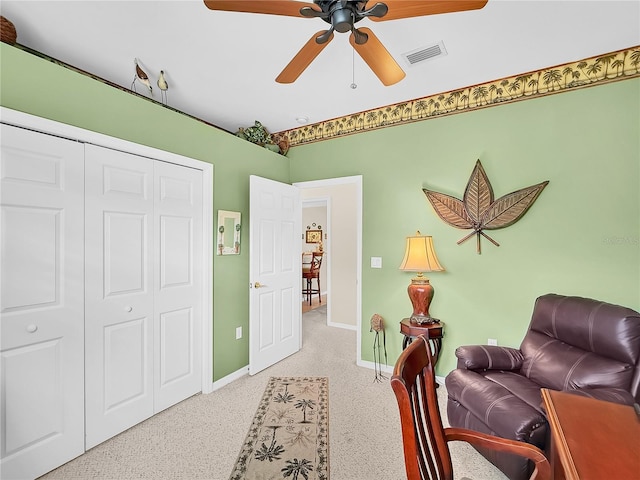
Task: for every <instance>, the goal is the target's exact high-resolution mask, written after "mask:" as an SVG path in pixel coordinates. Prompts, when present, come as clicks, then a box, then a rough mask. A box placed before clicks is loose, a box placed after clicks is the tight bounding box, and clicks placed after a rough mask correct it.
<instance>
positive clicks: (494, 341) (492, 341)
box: [487, 338, 498, 345]
mask: <svg viewBox="0 0 640 480" xmlns="http://www.w3.org/2000/svg"><path fill="white" fill-rule="evenodd" d="M487 345H498V340H497V339H495V338H489V339H487Z"/></svg>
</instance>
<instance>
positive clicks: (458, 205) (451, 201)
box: [422, 160, 549, 254]
mask: <svg viewBox="0 0 640 480" xmlns="http://www.w3.org/2000/svg"><path fill="white" fill-rule="evenodd" d="M548 183H549V181H548V180H547V181H544V182H542V183H538V184H536V185H532V186H530V187H525V188H522V189H520V190H516V191H515V192H511V193H509V194H507V195H504V196H502V197H500V198H498V199H497V200H495V201H494V197H493V188H492V187H491V182H489V178H488V177H487V174H486V173H485V171H484V168H482V164H481V163H480V160H478V161H477V162H476V166H475V168H474V169H473V172H472V173H471V178H470V179H469V182H468V183H467V188H466V189H465V191H464V197H463V199H462V200H459V199H457V198H455V197H452V196H450V195H445V194H444V193H439V192H435V191H433V190H428V189H426V188H423V189H422V190H423V192H424V194H425V195H426V196H427V199H429V202H431V205H432V206H433V209H434V210H435V211H436V214H437V215H438V216H439V217H440V218H441V219H442V220H443V221H444V222H445V223H447V224H448V225H451V226H452V227H455V228H462V229H473V231H472V232H471V233H470V234H468V235H467V236H465V237H464V238H461V239H460V240H458V245H460V244H461V243H462V242H464V241H466V240H468V239H469V238H471V237H472V236H473V235H476V250H477V252H478V254H479V253H480V236H481V235H482V236H483V237H484V238H486V239H487V240H489V241H490V242H491V243H493V244H494V245H495V246H496V247H499V246H500V244H499V243H498V242H496V241H495V240H494V239H493V238H491V237H490V236H489V235H487V234H486V233H484V231H483V230H496V229H498V228H504V227H508V226H509V225H513V224H514V223H516V222H517V221H518V220H520V219H521V218H522V217H523V215H524V214H525V213H527V210H529V207H531V205H533V202H535V201H536V199H537V198H538V196H539V195H540V193H542V190H543V189H544V187H546V186H547V184H548Z"/></svg>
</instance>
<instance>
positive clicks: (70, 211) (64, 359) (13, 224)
mask: <svg viewBox="0 0 640 480" xmlns="http://www.w3.org/2000/svg"><path fill="white" fill-rule="evenodd" d="M1 128H2V153H1V182H0V188H1V201H2V208H1V213H0V216H1V217H2V218H1V230H2V231H1V244H2V266H1V275H0V283H1V292H2V294H1V297H0V298H1V300H0V311H1V314H0V328H1V334H2V335H1V342H0V363H1V378H2V380H1V382H2V388H1V394H0V415H1V418H0V423H1V424H2V427H1V428H2V433H1V436H0V450H1V459H2V460H1V464H0V470H1V472H2V478H7V479H21V478H35V477H38V476H40V475H42V474H44V473H46V472H47V471H49V470H51V469H53V468H55V467H57V466H58V465H61V464H63V463H65V462H67V461H69V460H71V459H72V458H74V457H76V456H78V455H80V454H82V453H83V452H84V333H83V332H84V309H83V302H84V298H83V294H84V284H83V261H84V258H83V248H84V244H83V241H84V238H83V222H84V218H83V193H84V178H83V161H84V147H83V145H82V144H79V143H76V142H73V141H69V140H64V139H61V138H57V137H53V136H49V135H43V134H39V133H35V132H31V131H29V130H24V129H20V128H15V127H11V126H7V125H2V127H1Z"/></svg>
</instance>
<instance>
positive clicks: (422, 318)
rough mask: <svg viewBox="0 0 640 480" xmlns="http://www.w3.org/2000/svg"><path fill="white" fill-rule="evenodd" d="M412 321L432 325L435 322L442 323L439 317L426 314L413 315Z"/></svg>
mask: <svg viewBox="0 0 640 480" xmlns="http://www.w3.org/2000/svg"><path fill="white" fill-rule="evenodd" d="M410 321H411V323H416V324H418V325H432V324H434V323H440V319H439V318H433V317H425V316H424V315H411V317H410Z"/></svg>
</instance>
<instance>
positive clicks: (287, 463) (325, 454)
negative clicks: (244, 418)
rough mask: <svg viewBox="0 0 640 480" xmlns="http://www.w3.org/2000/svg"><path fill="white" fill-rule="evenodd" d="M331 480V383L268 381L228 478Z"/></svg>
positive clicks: (300, 379) (312, 379)
mask: <svg viewBox="0 0 640 480" xmlns="http://www.w3.org/2000/svg"><path fill="white" fill-rule="evenodd" d="M276 479H291V480H303V479H304V480H328V479H329V379H328V378H327V377H271V378H270V379H269V383H268V384H267V388H266V389H265V392H264V394H263V395H262V400H261V401H260V405H259V406H258V411H257V412H256V415H255V417H254V418H253V422H252V423H251V427H250V428H249V433H248V434H247V437H246V438H245V441H244V444H243V446H242V450H241V451H240V454H239V455H238V459H237V460H236V464H235V467H234V468H233V471H232V472H231V477H230V480H276Z"/></svg>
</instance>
